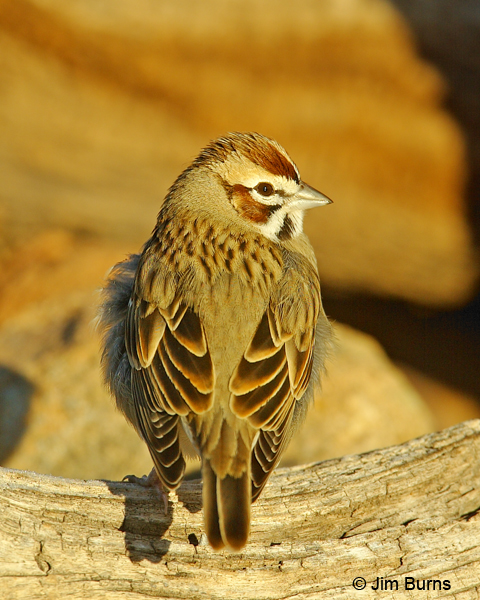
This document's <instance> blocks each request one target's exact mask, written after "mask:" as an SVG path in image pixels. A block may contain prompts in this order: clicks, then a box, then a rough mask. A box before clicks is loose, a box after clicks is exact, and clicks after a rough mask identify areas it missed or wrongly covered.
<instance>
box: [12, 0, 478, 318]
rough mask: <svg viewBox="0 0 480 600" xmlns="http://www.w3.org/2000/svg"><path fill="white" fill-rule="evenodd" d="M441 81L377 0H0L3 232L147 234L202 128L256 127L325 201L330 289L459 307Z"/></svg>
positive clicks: (462, 274)
mask: <svg viewBox="0 0 480 600" xmlns="http://www.w3.org/2000/svg"><path fill="white" fill-rule="evenodd" d="M212 15H214V18H213V17H212ZM444 91H445V89H444V85H443V83H442V81H441V80H440V78H439V76H438V74H437V73H436V71H434V70H433V69H432V68H431V67H430V66H428V65H427V64H425V63H424V62H422V61H421V60H420V59H419V58H418V56H417V55H416V52H415V50H414V47H413V43H412V39H411V36H410V33H409V31H408V29H407V27H406V25H405V23H404V21H403V20H402V19H401V17H400V16H399V14H398V13H397V12H396V11H395V10H394V9H393V7H392V6H391V5H390V4H389V3H388V2H387V1H386V0H344V1H342V2H336V1H331V2H322V3H316V2H312V1H311V0H300V1H299V2H295V3H283V2H282V3H279V2H276V1H275V0H267V1H264V0H262V1H260V0H249V1H247V2H245V1H243V0H242V1H240V0H232V1H231V2H228V3H227V4H226V3H224V2H223V1H222V0H208V1H206V2H202V3H198V2H195V1H194V0H179V1H177V2H161V3H153V2H151V1H150V0H138V1H137V2H135V3H132V2H130V1H129V0H117V1H116V2H114V3H108V4H105V3H98V2H91V1H89V0H71V1H70V2H61V1H60V0H0V164H1V169H2V189H1V190H0V203H1V205H2V206H1V215H2V218H3V221H4V223H5V229H6V230H8V232H9V235H10V236H19V237H22V236H23V237H26V236H27V235H30V234H31V232H32V230H41V229H43V228H46V227H47V228H51V227H58V226H62V227H68V228H70V229H72V230H75V231H85V232H95V233H100V234H102V235H108V236H110V237H117V239H118V238H122V239H125V240H128V241H129V242H130V243H132V244H133V245H135V244H140V243H141V242H143V241H144V240H145V238H146V236H147V235H148V232H149V231H150V230H151V228H152V226H153V223H154V219H155V215H156V213H157V211H158V207H159V204H160V202H161V199H162V198H163V196H164V194H165V192H166V190H167V188H168V186H169V185H170V184H171V183H172V181H173V179H174V178H175V177H176V176H177V175H178V173H179V172H180V171H181V169H182V168H184V167H185V166H186V165H187V164H188V162H189V161H190V159H191V158H192V157H193V156H194V155H195V154H196V153H197V152H198V150H199V149H200V148H201V147H202V146H203V145H204V144H205V143H206V142H207V141H208V139H210V138H212V137H215V136H217V135H218V134H221V133H223V132H225V131H228V130H259V131H261V132H262V133H265V134H267V135H270V136H272V137H275V138H277V139H278V140H279V141H280V142H281V143H282V144H283V145H285V146H286V148H287V149H288V150H289V152H290V153H291V154H292V156H293V157H294V158H295V160H296V161H297V163H298V165H299V167H300V169H301V172H302V174H303V176H304V178H305V180H306V181H308V182H309V183H311V184H312V185H314V186H315V187H318V188H320V189H321V190H322V191H324V192H325V193H326V194H328V195H329V196H330V197H332V198H333V199H334V201H335V204H334V205H333V206H331V207H329V208H328V209H324V210H322V211H316V212H315V213H312V214H311V215H309V217H308V219H307V223H306V229H307V232H308V233H309V235H310V237H311V239H312V241H313V243H314V246H315V249H316V252H317V256H318V259H319V266H320V271H321V274H322V278H323V281H324V282H325V284H328V285H329V286H330V287H332V288H336V289H348V290H355V289H357V290H369V291H372V292H374V293H377V294H384V295H393V296H398V297H402V298H407V299H409V300H413V301H415V302H420V303H424V304H428V305H431V306H446V305H454V304H461V303H463V302H465V300H466V299H467V298H468V297H470V295H471V292H472V287H473V285H474V282H475V280H476V277H477V274H478V264H477V263H476V262H475V260H474V258H473V253H472V242H471V237H470V232H469V228H468V225H467V222H466V217H465V214H464V212H465V211H464V205H463V201H462V195H463V191H464V178H465V173H464V169H465V167H464V162H465V159H464V143H463V139H462V136H461V134H460V131H459V129H458V127H457V126H456V124H455V123H454V122H453V120H452V119H451V118H450V117H449V115H448V114H447V113H446V112H445V111H444V110H443V109H442V108H441V106H442V101H443V97H444ZM133 249H134V248H132V250H133Z"/></svg>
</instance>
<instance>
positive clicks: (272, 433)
mask: <svg viewBox="0 0 480 600" xmlns="http://www.w3.org/2000/svg"><path fill="white" fill-rule="evenodd" d="M289 276H290V275H289V274H288V273H287V274H286V276H285V277H286V278H288V277H289ZM294 276H297V275H294ZM291 289H295V290H297V291H298V294H295V295H294V296H292V295H291V294H290V295H289V294H288V292H289V290H290V291H291ZM282 294H283V295H282ZM319 294H320V290H319V286H318V281H317V282H315V283H314V284H313V285H312V286H309V285H305V282H302V284H301V285H298V286H295V285H292V286H285V285H283V287H282V286H279V292H278V294H277V295H275V294H274V296H273V297H272V299H271V301H270V304H269V306H268V307H267V308H266V310H265V312H264V314H263V316H262V318H261V320H260V323H259V325H258V327H257V329H256V331H255V334H254V336H253V338H252V341H251V342H250V344H249V346H248V348H247V349H246V350H245V353H244V355H243V357H242V359H241V360H240V363H239V365H238V367H237V369H236V370H235V372H234V373H233V375H232V378H231V380H230V391H231V393H232V396H231V399H230V407H231V409H232V411H233V412H234V414H235V415H236V416H238V417H240V418H246V419H248V422H249V423H250V425H252V426H253V427H254V428H256V429H257V430H258V434H257V438H256V442H255V445H254V447H253V450H252V455H251V476H252V501H253V500H255V499H256V498H257V497H258V495H259V494H260V492H261V491H262V489H263V487H264V485H265V483H266V482H267V479H268V477H269V475H270V473H271V472H272V470H273V469H274V468H275V466H276V465H277V463H278V461H279V460H280V456H281V454H282V452H283V450H284V448H285V446H286V444H287V443H288V441H289V439H290V427H289V425H290V424H291V422H292V418H293V415H294V413H295V409H296V407H297V403H298V402H302V401H305V400H302V398H303V396H304V394H305V392H306V391H307V389H308V386H309V383H310V379H311V375H312V367H313V357H314V347H315V323H316V320H317V317H318V307H319V306H320V296H319ZM317 295H318V298H317Z"/></svg>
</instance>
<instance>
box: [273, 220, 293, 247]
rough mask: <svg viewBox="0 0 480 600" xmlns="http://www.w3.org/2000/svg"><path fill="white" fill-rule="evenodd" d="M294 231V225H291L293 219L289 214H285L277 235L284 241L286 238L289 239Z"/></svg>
mask: <svg viewBox="0 0 480 600" xmlns="http://www.w3.org/2000/svg"><path fill="white" fill-rule="evenodd" d="M294 233H295V226H294V225H293V221H292V219H291V218H290V215H286V217H285V219H284V220H283V225H282V226H281V228H280V231H279V232H278V236H277V237H278V239H279V240H281V241H282V242H286V241H287V240H289V239H291V238H292V237H293V234H294Z"/></svg>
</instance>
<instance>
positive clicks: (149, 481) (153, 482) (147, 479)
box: [122, 468, 168, 514]
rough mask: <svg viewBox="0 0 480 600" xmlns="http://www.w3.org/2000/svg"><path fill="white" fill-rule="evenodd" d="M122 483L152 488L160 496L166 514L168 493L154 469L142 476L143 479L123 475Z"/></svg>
mask: <svg viewBox="0 0 480 600" xmlns="http://www.w3.org/2000/svg"><path fill="white" fill-rule="evenodd" d="M122 481H126V482H127V483H136V484H138V485H141V486H143V487H152V488H154V489H155V491H156V492H157V493H158V495H159V496H160V499H161V500H162V501H163V508H164V511H165V514H167V513H168V492H166V491H165V488H164V487H163V485H162V482H161V481H160V479H159V478H158V475H157V472H156V471H155V469H154V468H153V469H152V470H151V471H150V474H149V475H144V476H143V477H137V476H136V475H125V477H124V478H123V479H122Z"/></svg>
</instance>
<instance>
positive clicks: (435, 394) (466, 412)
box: [399, 364, 480, 430]
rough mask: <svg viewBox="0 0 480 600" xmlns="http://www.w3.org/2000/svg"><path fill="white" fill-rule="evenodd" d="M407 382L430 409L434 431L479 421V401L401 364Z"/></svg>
mask: <svg viewBox="0 0 480 600" xmlns="http://www.w3.org/2000/svg"><path fill="white" fill-rule="evenodd" d="M399 368H400V369H401V370H402V371H403V373H405V375H406V376H407V378H408V380H409V382H410V383H411V384H412V385H413V387H414V388H415V389H416V390H417V392H418V393H419V394H420V396H421V397H422V398H423V400H424V401H425V403H426V405H427V406H428V407H429V408H430V412H431V413H432V416H433V419H434V423H435V429H438V430H440V429H446V428H447V427H452V425H456V424H457V423H461V422H462V421H468V420H470V419H480V399H479V398H476V397H474V396H472V395H470V394H467V393H465V392H462V391H460V390H457V389H455V388H452V387H450V386H448V385H446V384H444V383H442V382H440V381H437V380H435V379H433V378H431V377H428V376H427V375H425V374H424V373H421V372H420V371H418V370H417V369H414V368H412V367H410V366H408V365H405V364H401V365H399Z"/></svg>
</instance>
